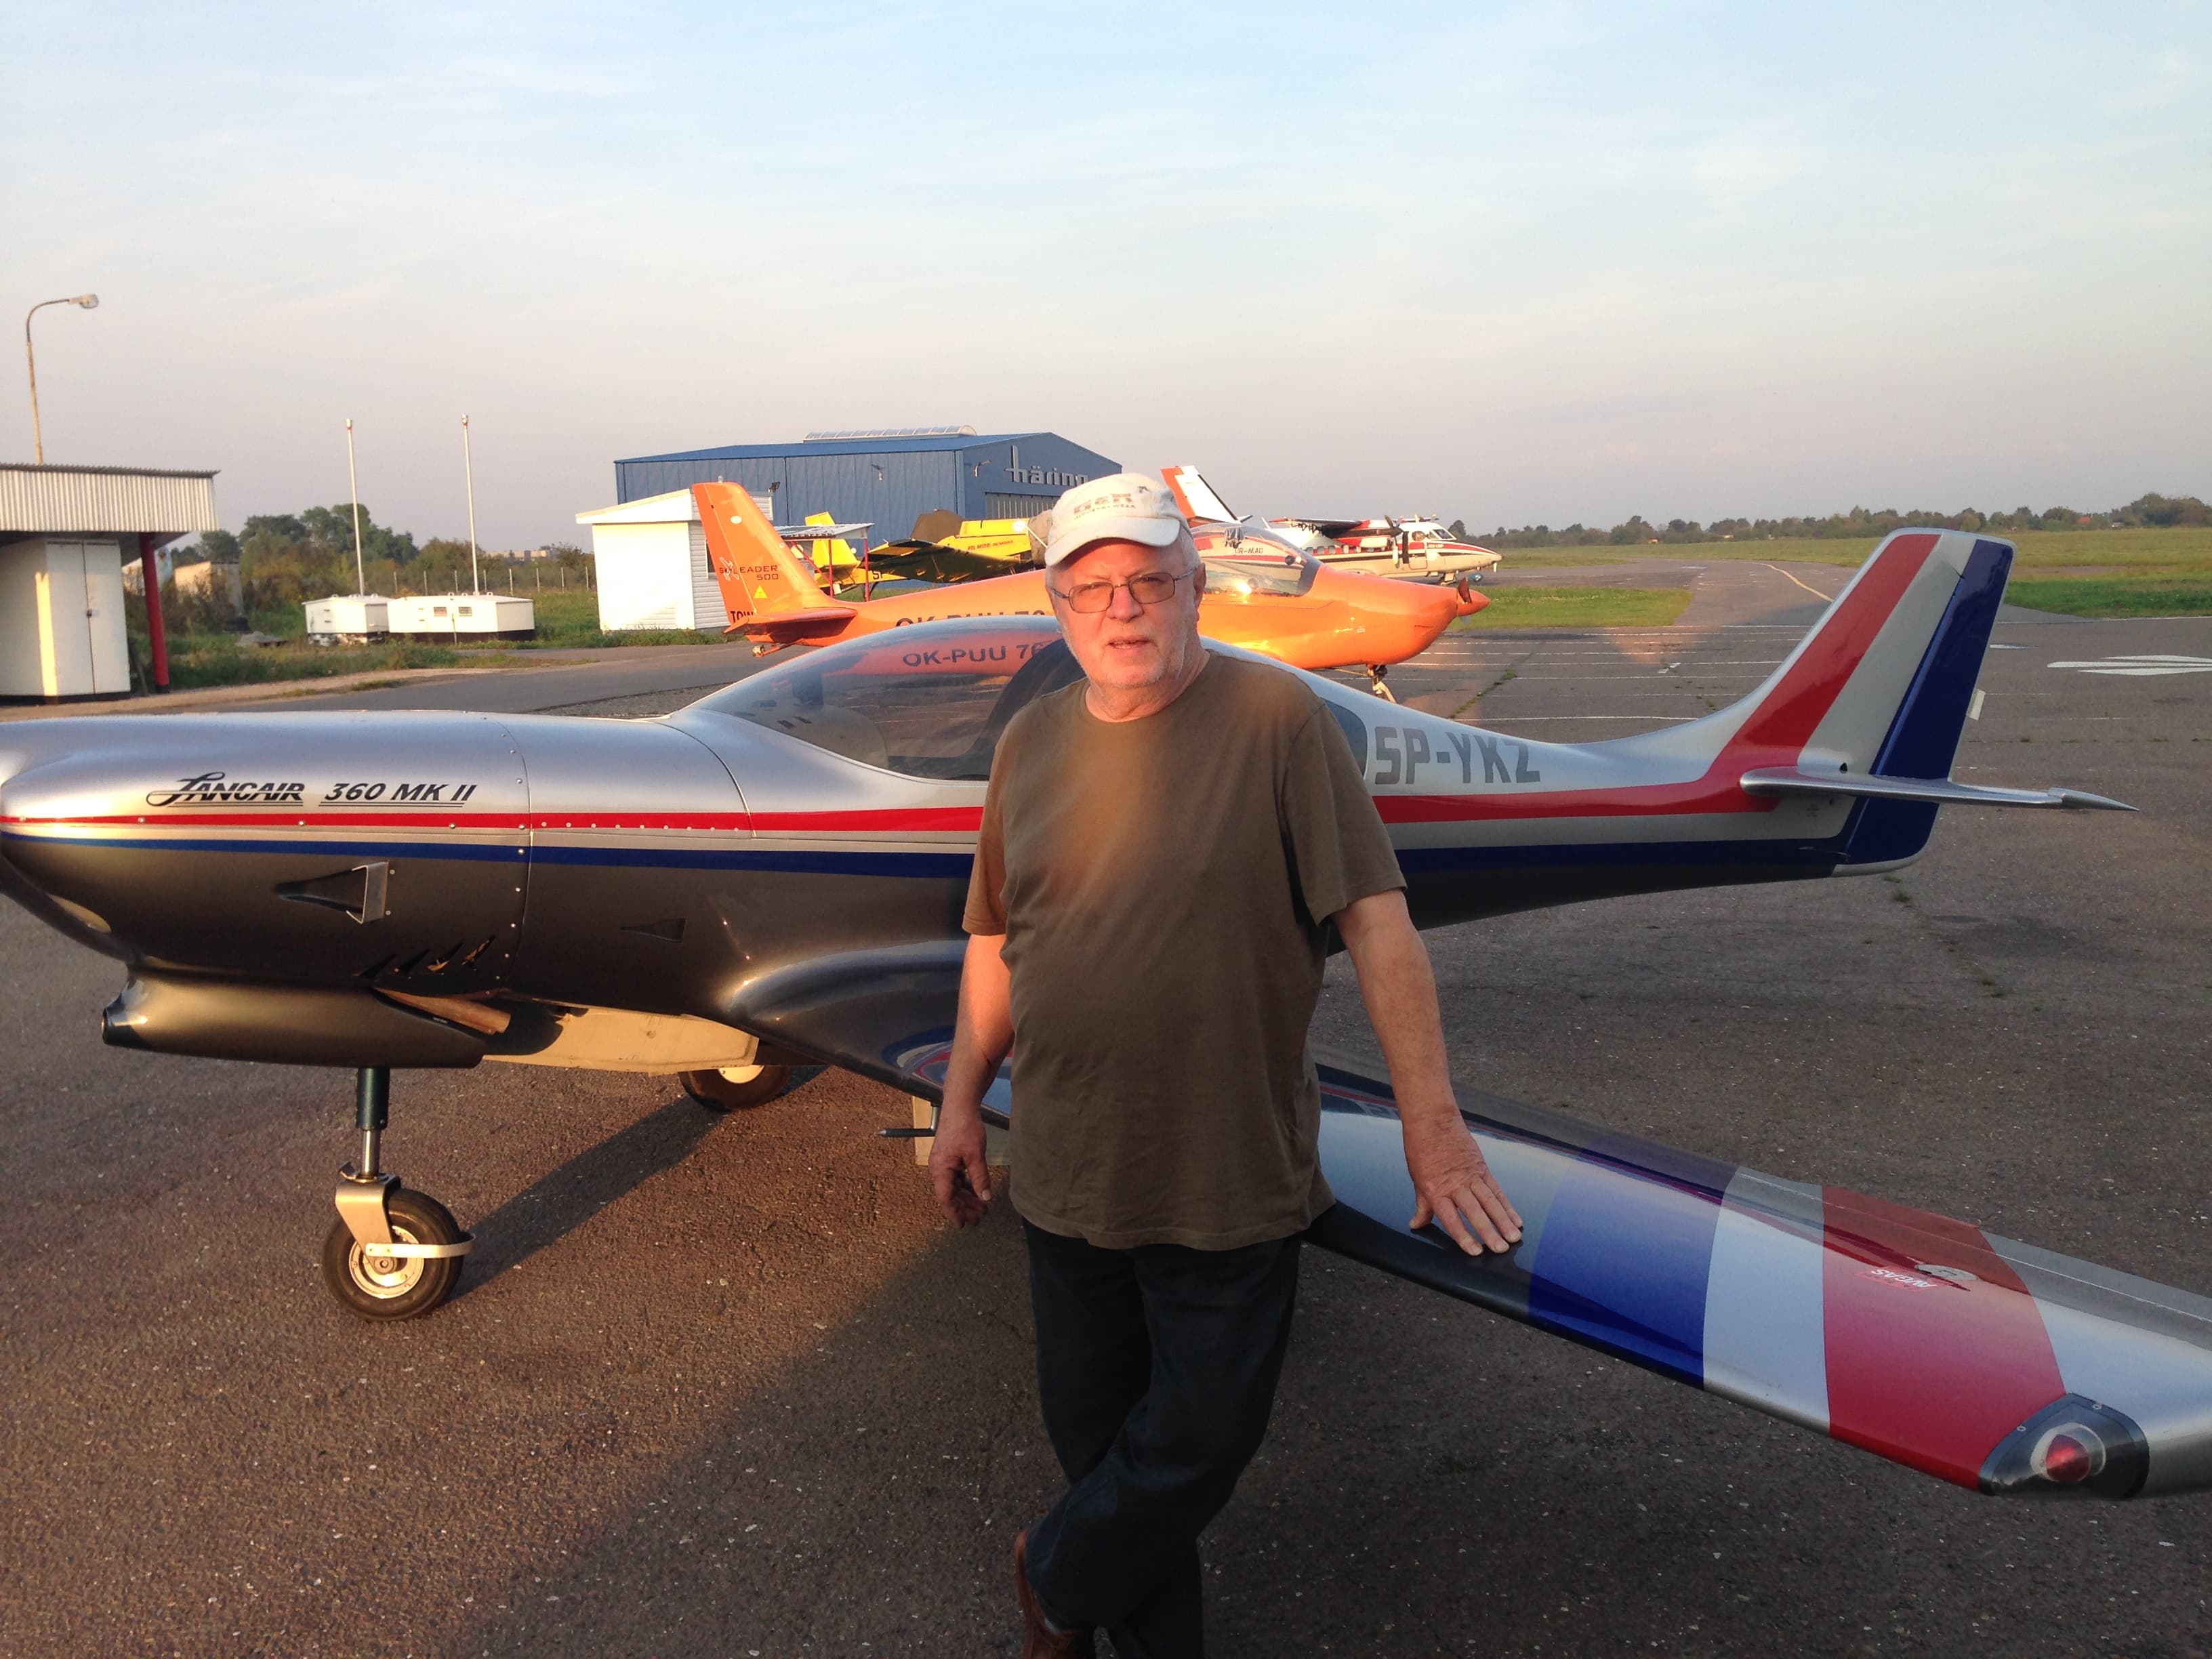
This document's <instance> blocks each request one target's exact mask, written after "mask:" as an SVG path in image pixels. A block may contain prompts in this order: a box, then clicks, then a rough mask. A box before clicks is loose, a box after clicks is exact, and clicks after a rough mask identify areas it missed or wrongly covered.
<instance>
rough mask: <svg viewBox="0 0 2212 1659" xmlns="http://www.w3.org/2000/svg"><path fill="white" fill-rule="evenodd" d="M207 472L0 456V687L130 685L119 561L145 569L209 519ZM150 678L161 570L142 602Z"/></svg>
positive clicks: (53, 695) (58, 694)
mask: <svg viewBox="0 0 2212 1659" xmlns="http://www.w3.org/2000/svg"><path fill="white" fill-rule="evenodd" d="M214 478H215V474H214V473H212V472H171V471H155V470H153V469H150V468H145V467H123V466H46V465H23V464H21V463H19V462H13V461H11V462H7V463H0V698H19V697H20V698H33V699H36V700H39V701H41V702H58V701H59V700H61V699H64V698H69V697H115V696H129V695H130V691H131V643H130V634H129V631H128V629H127V627H126V626H125V620H124V612H123V565H124V562H125V560H126V559H127V560H130V561H131V562H135V563H137V565H138V566H139V568H140V572H141V577H140V580H141V584H142V586H143V580H144V573H145V572H146V571H147V570H149V569H150V568H152V566H153V564H154V562H155V554H156V553H157V551H158V550H160V549H161V547H163V546H164V545H166V544H168V543H170V542H173V541H175V540H176V539H177V538H179V536H183V535H185V534H188V533H189V532H192V531H196V530H197V531H209V530H213V529H214V528H215V527H216V516H215V489H214V483H213V481H214ZM147 623H148V630H149V639H148V643H149V648H150V652H151V655H152V658H153V660H152V662H151V664H150V665H149V668H150V670H151V675H150V678H151V681H152V684H153V685H154V687H155V689H156V690H167V687H168V684H169V667H168V655H167V632H166V629H165V627H164V624H163V622H162V618H161V598H160V582H159V579H158V577H157V578H156V580H155V593H154V596H153V601H152V603H151V604H150V605H149V607H148V613H147Z"/></svg>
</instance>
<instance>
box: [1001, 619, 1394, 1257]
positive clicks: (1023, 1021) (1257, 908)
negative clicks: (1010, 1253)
mask: <svg viewBox="0 0 2212 1659" xmlns="http://www.w3.org/2000/svg"><path fill="white" fill-rule="evenodd" d="M1084 693H1085V682H1083V681H1081V680H1079V681H1077V682H1076V683H1075V684H1073V685H1072V686H1068V687H1066V688H1065V689H1064V690H1060V691H1056V692H1054V693H1052V694H1051V695H1049V696H1043V697H1040V698H1039V699H1037V701H1036V702H1034V703H1032V704H1031V705H1030V707H1029V708H1025V709H1024V710H1023V711H1022V712H1021V714H1018V716H1016V717H1015V719H1014V720H1012V722H1011V723H1010V724H1009V725H1008V726H1007V727H1006V735H1005V737H1004V738H1003V739H1002V740H1001V741H1000V744H999V749H998V754H997V757H996V758H995V760H994V763H993V765H992V769H991V787H990V791H989V793H988V795H987V799H986V801H985V805H984V808H983V831H982V838H981V843H980V845H979V846H978V847H977V848H976V853H975V875H974V877H973V878H972V879H971V881H970V883H969V890H968V907H967V912H966V915H965V917H964V919H963V920H964V925H965V926H966V927H967V929H968V931H969V933H980V934H985V935H989V934H995V933H1003V934H1005V935H1006V946H1005V953H1004V954H1005V960H1006V966H1007V968H1008V969H1009V970H1010V972H1011V974H1012V994H1013V1019H1014V1053H1013V1062H1014V1075H1013V1091H1014V1109H1013V1151H1012V1162H1013V1189H1012V1195H1013V1204H1014V1207H1015V1208H1016V1209H1017V1210H1018V1211H1019V1212H1021V1213H1022V1214H1023V1215H1024V1217H1026V1218H1028V1219H1029V1220H1030V1221H1031V1222H1033V1223H1035V1224H1036V1225H1037V1226H1040V1227H1042V1228H1044V1229H1045V1230H1046V1231H1048V1232H1055V1233H1060V1234H1062V1235H1064V1236H1068V1237H1079V1238H1084V1239H1087V1240H1089V1241H1090V1242H1091V1243H1093V1244H1097V1245H1099V1246H1102V1247H1103V1248H1105V1249H1132V1248H1133V1247H1135V1246H1137V1245H1140V1244H1159V1243H1170V1244H1183V1245H1188V1246H1191V1247H1193V1248H1194V1249H1209V1250H1225V1249H1236V1248H1237V1247H1238V1246H1240V1245H1244V1244H1253V1243H1260V1242H1261V1241H1262V1240H1265V1239H1271V1238H1281V1237H1286V1236H1288V1235H1289V1234H1291V1233H1294V1232H1297V1231H1301V1230H1302V1229H1303V1228H1304V1227H1305V1226H1306V1225H1307V1224H1308V1223H1310V1221H1312V1220H1313V1218H1315V1217H1316V1216H1317V1215H1319V1214H1320V1213H1321V1212H1322V1211H1323V1210H1325V1209H1327V1208H1328V1206H1329V1204H1330V1203H1331V1202H1332V1199H1331V1196H1330V1194H1329V1190H1328V1182H1326V1181H1324V1180H1323V1179H1322V1174H1321V1169H1320V1163H1319V1158H1318V1156H1317V1152H1316V1141H1317V1139H1318V1137H1319V1133H1320V1126H1321V1091H1320V1086H1319V1085H1318V1083H1317V1081H1316V1078H1315V1076H1314V1068H1313V1060H1312V1058H1311V1057H1310V1055H1309V1054H1308V1053H1307V1051H1306V1028H1307V1026H1308V1025H1309V1024H1310V1022H1311V1020H1312V1018H1313V1012H1314V1005H1315V1003H1316V1001H1317V1000H1319V998H1320V995H1321V983H1322V958H1323V956H1324V950H1325V940H1326V935H1327V927H1326V924H1327V923H1328V919H1329V918H1330V917H1331V916H1333V915H1335V914H1336V913H1337V912H1338V911H1340V910H1341V909H1343V908H1345V906H1346V905H1348V904H1350V903H1352V902H1353V901H1354V900H1356V899H1360V898H1364V897H1366V896H1369V895H1370V894H1373V893H1379V892H1383V891H1386V890H1389V889H1391V888H1395V887H1401V886H1403V885H1404V884H1405V878H1403V877H1402V876H1401V874H1400V873H1399V871H1398V860H1397V858H1396V856H1395V854H1393V853H1392V851H1391V848H1390V840H1389V835H1388V834H1387V833H1386V832H1385V831H1384V829H1383V822H1382V820H1381V819H1380V818H1379V817H1377V816H1376V811H1375V805H1374V803H1373V801H1372V800H1370V799H1369V797H1368V793H1367V789H1366V786H1365V784H1364V781H1363V780H1362V778H1361V775H1360V769H1359V767H1358V763H1356V762H1355V761H1354V760H1353V759H1352V749H1351V745H1350V744H1347V743H1346V740H1345V736H1344V732H1343V731H1342V730H1341V729H1340V727H1339V726H1338V725H1337V722H1336V720H1335V718H1334V716H1333V715H1331V714H1330V713H1329V712H1328V708H1326V707H1325V706H1324V705H1323V704H1322V701H1321V699H1320V698H1318V697H1316V696H1315V695H1314V694H1313V692H1312V691H1311V690H1309V689H1308V688H1307V687H1306V686H1305V685H1304V684H1302V683H1301V682H1300V681H1299V680H1298V679H1297V677H1296V676H1294V675H1292V674H1291V673H1289V672H1287V671H1284V670H1282V669H1279V668H1274V667H1270V666H1268V665H1265V664H1261V663H1254V662H1247V661H1243V660H1241V659H1237V658H1234V657H1223V656H1210V657H1209V658H1208V659H1207V662H1206V666H1205V667H1204V668H1203V669H1201V670H1200V672H1199V676H1198V678H1196V679H1195V680H1194V681H1192V682H1191V684H1189V686H1188V687H1187V688H1186V689H1185V690H1184V691H1183V693H1182V696H1179V697H1177V698H1176V700H1175V701H1174V702H1171V703H1170V704H1169V705H1168V706H1167V707H1166V708H1164V709H1162V710H1160V711H1159V712H1158V713H1157V714H1149V715H1146V716H1145V717H1143V718H1142V719H1139V720H1124V721H1109V720H1099V719H1098V718H1097V716H1095V715H1094V714H1091V711H1090V708H1089V707H1088V705H1087V704H1086V702H1085V696H1084Z"/></svg>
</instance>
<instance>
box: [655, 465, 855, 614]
mask: <svg viewBox="0 0 2212 1659" xmlns="http://www.w3.org/2000/svg"><path fill="white" fill-rule="evenodd" d="M691 499H692V500H693V501H695V502H696V503H697V505H698V508H699V522H700V523H701V524H702V526H705V529H706V532H707V562H708V565H709V566H710V567H712V568H713V570H714V582H715V585H716V586H719V587H720V589H721V590H722V603H723V605H725V606H726V607H727V609H728V611H729V613H730V626H729V629H728V630H727V631H729V632H731V633H738V632H741V631H742V632H748V633H751V632H758V631H761V630H763V629H766V628H768V627H769V626H770V625H771V624H775V625H777V626H784V625H787V624H791V623H799V622H800V621H802V620H807V621H811V620H814V617H810V616H809V614H808V613H815V616H817V617H819V619H820V620H821V621H823V622H825V623H829V622H838V623H842V622H843V621H845V620H846V619H848V618H849V617H851V616H852V614H853V610H852V607H851V606H850V605H839V604H838V603H836V601H835V600H834V599H830V598H829V595H828V594H826V593H824V592H823V591H822V590H821V588H819V587H818V586H816V585H815V581H814V578H813V576H812V574H811V573H810V572H809V571H808V570H807V568H806V567H805V565H804V564H802V563H800V562H799V559H798V557H797V556H795V555H794V554H793V552H792V550H791V549H790V548H788V547H787V546H786V545H785V544H784V541H783V538H782V537H781V536H779V535H777V534H776V533H775V526H772V525H771V524H769V521H768V520H766V519H765V518H763V517H762V516H761V510H760V507H758V505H757V504H756V503H755V501H753V498H752V496H751V495H749V494H748V493H746V491H745V490H744V489H742V488H740V487H739V486H738V485H737V484H733V483H699V484H693V485H692V486H691Z"/></svg>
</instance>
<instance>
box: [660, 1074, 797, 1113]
mask: <svg viewBox="0 0 2212 1659" xmlns="http://www.w3.org/2000/svg"><path fill="white" fill-rule="evenodd" d="M676 1080H677V1081H678V1083H680V1084H682V1085H684V1093H685V1094H687V1095H689V1096H690V1097H691V1098H692V1099H694V1100H696V1101H697V1102H698V1103H700V1104H701V1105H702V1106H704V1107H705V1108H706V1109H708V1111H710V1112H738V1111H744V1109H747V1108H748V1107H752V1106H765V1105H766V1104H768V1103H769V1101H771V1100H774V1099H775V1097H777V1096H778V1095H780V1094H781V1093H782V1092H783V1091H785V1090H786V1089H788V1088H789V1087H791V1067H790V1066H723V1067H722V1068H721V1069H720V1071H714V1072H681V1073H678V1074H677V1079H676Z"/></svg>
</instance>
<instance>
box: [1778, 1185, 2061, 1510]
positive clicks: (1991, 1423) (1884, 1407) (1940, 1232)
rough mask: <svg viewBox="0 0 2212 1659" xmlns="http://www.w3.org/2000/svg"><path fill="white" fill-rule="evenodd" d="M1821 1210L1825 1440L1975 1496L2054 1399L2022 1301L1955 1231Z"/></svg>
mask: <svg viewBox="0 0 2212 1659" xmlns="http://www.w3.org/2000/svg"><path fill="white" fill-rule="evenodd" d="M1822 1205H1823V1209H1824V1212H1825V1218H1826V1241H1825V1242H1826V1251H1825V1252H1824V1255H1823V1262H1824V1265H1823V1267H1822V1270H1821V1277H1822V1289H1821V1293H1822V1312H1823V1322H1824V1323H1825V1326H1826V1343H1827V1357H1828V1431H1829V1433H1831V1434H1832V1435H1833V1436H1834V1437H1836V1438H1837V1439H1838V1440H1841V1441H1844V1442H1847V1443H1850V1444H1851V1445H1854V1446H1863V1447H1864V1448H1865V1449H1867V1450H1869V1451H1872V1452H1878V1453H1880V1454H1881V1455H1882V1456H1884V1457H1887V1458H1892V1459H1894V1460H1895V1461H1896V1462H1900V1463H1905V1464H1909V1465H1910V1466H1911V1467H1912V1468H1916V1469H1919V1470H1922V1471H1923V1472H1924V1473H1926V1474H1933V1475H1940V1476H1941V1477H1942V1479H1944V1480H1951V1481H1955V1482H1956V1483H1957V1484H1959V1485H1960V1486H1978V1484H1979V1477H1980V1474H1981V1469H1982V1464H1983V1462H1984V1461H1985V1460H1986V1459H1987V1458H1988V1456H1989V1455H1990V1452H1991V1451H1993V1450H1994V1449H1996V1445H1997V1443H1998V1442H1999V1441H2001V1440H2002V1439H2003V1438H2004V1437H2006V1436H2007V1435H2008V1434H2010V1433H2011V1432H2012V1431H2014V1430H2015V1428H2017V1427H2018V1426H2019V1425H2021V1424H2022V1423H2024V1422H2026V1421H2027V1419H2028V1418H2029V1417H2031V1416H2033V1414H2034V1413H2037V1412H2039V1411H2040V1410H2042V1409H2043V1407H2045V1406H2048V1405H2049V1404H2050V1403H2051V1401H2054V1400H2056V1399H2057V1398H2058V1397H2059V1396H2060V1395H2063V1394H2064V1393H2065V1392H2066V1384H2065V1383H2064V1381H2063V1378H2062V1377H2061V1376H2060V1375H2059V1370H2058V1361H2057V1357H2056V1356H2055V1355H2054V1354H2053V1353H2052V1352H2051V1337H2050V1334H2049V1333H2048V1332H2047V1331H2045V1329H2044V1325H2043V1314H2042V1311H2041V1310H2039V1308H2038V1307H2037V1306H2036V1304H2035V1298H2034V1297H2033V1296H2031V1295H2029V1294H2028V1291H2027V1285H2024V1284H2022V1283H2021V1278H2020V1275H2019V1274H2018V1273H2015V1272H2014V1271H2013V1269H2012V1267H2010V1266H2009V1265H2008V1263H2007V1262H2006V1261H2005V1260H2004V1259H2003V1258H2002V1256H2000V1255H1997V1253H1996V1251H1995V1250H1994V1249H1991V1248H1990V1242H1989V1240H1987V1239H1986V1238H1984V1237H1982V1234H1981V1232H1980V1231H1979V1230H1978V1229H1977V1228H1973V1227H1970V1226H1968V1225H1966V1223H1965V1222H1963V1221H1954V1220H1952V1219H1951V1218H1949V1217H1948V1216H1940V1215H1934V1214H1930V1213H1929V1212H1927V1211H1925V1210H1914V1209H1908V1208H1906V1207H1905V1206H1903V1205H1901V1204H1891V1203H1887V1202H1886V1201H1884V1200H1881V1199H1878V1198H1869V1197H1867V1196H1866V1195H1865V1194H1863V1193H1853V1192H1846V1191H1844V1189H1843V1188H1839V1187H1831V1188H1826V1191H1825V1192H1824V1193H1823V1194H1822ZM1929 1267H1946V1268H1951V1269H1963V1270H1964V1271H1965V1272H1966V1273H1971V1274H1972V1278H1971V1279H1951V1278H1946V1277H1944V1276H1942V1275H1941V1274H1936V1273H1929V1272H1928V1271H1927V1269H1928V1268H1929Z"/></svg>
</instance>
